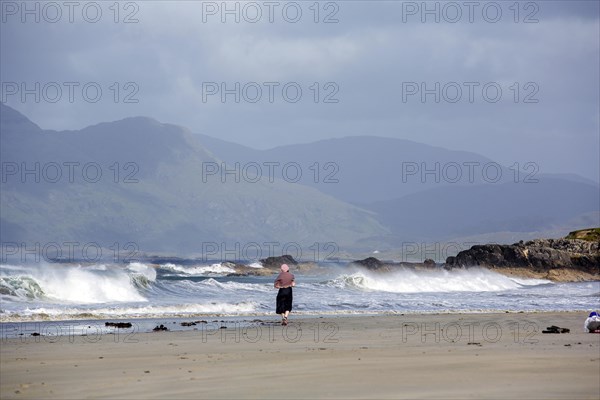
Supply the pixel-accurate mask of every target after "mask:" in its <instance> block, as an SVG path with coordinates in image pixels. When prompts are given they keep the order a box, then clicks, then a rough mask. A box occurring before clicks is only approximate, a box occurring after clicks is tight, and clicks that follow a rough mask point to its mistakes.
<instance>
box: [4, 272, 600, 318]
mask: <svg viewBox="0 0 600 400" xmlns="http://www.w3.org/2000/svg"><path fill="white" fill-rule="evenodd" d="M251 266H253V267H254V268H257V269H259V268H262V266H261V265H260V264H259V263H256V262H254V263H251ZM234 272H235V271H234V270H233V269H232V268H230V267H228V266H227V265H223V264H221V263H219V262H214V263H202V264H197V265H176V264H163V265H158V266H156V265H148V264H144V263H140V262H135V263H130V264H125V265H123V264H119V265H114V264H95V265H72V264H49V263H44V264H36V265H10V264H3V265H0V300H1V304H0V322H26V321H61V320H62V321H64V320H86V321H94V320H118V319H128V320H129V319H152V318H166V317H169V318H195V317H197V318H202V317H209V318H210V317H242V316H246V317H250V316H267V315H274V309H275V296H276V293H277V290H276V289H274V287H273V280H274V276H252V275H251V276H236V275H231V274H233V273H234ZM292 272H295V275H296V282H297V285H296V287H295V288H294V310H293V312H294V313H295V314H306V315H336V314H339V315H345V314H379V313H417V312H418V313H428V312H430V313H438V312H497V311H500V312H504V311H510V312H517V311H586V312H588V311H589V310H597V309H598V308H600V282H598V281H596V282H579V283H553V282H551V281H547V280H541V279H524V278H514V277H507V276H504V275H501V274H498V273H496V272H493V271H490V270H487V269H484V268H470V269H455V270H450V271H447V270H444V269H442V268H439V269H436V270H414V269H405V268H398V269H397V270H395V271H393V272H387V273H378V272H372V271H368V270H365V269H359V268H356V267H351V266H348V264H335V263H325V264H320V265H319V266H318V267H317V268H315V269H313V270H310V271H306V272H300V271H292Z"/></svg>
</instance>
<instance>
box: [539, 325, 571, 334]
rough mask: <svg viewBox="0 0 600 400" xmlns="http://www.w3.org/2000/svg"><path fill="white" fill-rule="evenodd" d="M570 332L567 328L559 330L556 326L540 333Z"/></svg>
mask: <svg viewBox="0 0 600 400" xmlns="http://www.w3.org/2000/svg"><path fill="white" fill-rule="evenodd" d="M570 332H571V330H570V329H569V328H561V327H558V326H556V325H552V326H549V327H547V328H546V330H545V331H542V333H570Z"/></svg>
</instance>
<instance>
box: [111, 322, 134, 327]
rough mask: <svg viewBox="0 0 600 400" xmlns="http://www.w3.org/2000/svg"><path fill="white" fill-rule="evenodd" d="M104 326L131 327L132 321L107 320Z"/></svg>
mask: <svg viewBox="0 0 600 400" xmlns="http://www.w3.org/2000/svg"><path fill="white" fill-rule="evenodd" d="M104 326H112V327H114V328H131V326H132V325H131V322H105V323H104Z"/></svg>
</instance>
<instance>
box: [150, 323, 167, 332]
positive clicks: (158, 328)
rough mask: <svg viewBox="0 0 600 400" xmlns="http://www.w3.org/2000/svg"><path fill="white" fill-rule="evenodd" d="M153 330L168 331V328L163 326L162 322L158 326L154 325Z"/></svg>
mask: <svg viewBox="0 0 600 400" xmlns="http://www.w3.org/2000/svg"><path fill="white" fill-rule="evenodd" d="M152 330H153V331H154V332H160V331H168V330H169V328H167V327H166V326H164V325H163V324H160V325H158V326H156V327H155V328H154V329H152Z"/></svg>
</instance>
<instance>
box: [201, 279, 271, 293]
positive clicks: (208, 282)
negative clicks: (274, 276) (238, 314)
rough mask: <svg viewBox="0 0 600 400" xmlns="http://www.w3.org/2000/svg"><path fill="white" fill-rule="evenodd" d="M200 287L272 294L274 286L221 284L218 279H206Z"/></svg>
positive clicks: (237, 283) (243, 283) (229, 282)
mask: <svg viewBox="0 0 600 400" xmlns="http://www.w3.org/2000/svg"><path fill="white" fill-rule="evenodd" d="M199 284H200V285H204V286H210V287H216V288H219V289H224V290H231V291H238V290H249V291H252V292H257V291H258V292H272V291H273V285H271V284H261V283H246V282H233V281H227V282H219V281H217V280H216V279H212V278H209V279H206V280H204V281H202V282H200V283H199Z"/></svg>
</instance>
